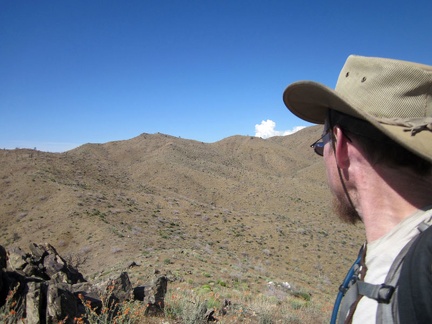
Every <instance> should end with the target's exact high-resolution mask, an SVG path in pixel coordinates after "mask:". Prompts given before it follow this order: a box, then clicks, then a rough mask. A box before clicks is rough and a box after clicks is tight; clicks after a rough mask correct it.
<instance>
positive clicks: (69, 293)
mask: <svg viewBox="0 0 432 324" xmlns="http://www.w3.org/2000/svg"><path fill="white" fill-rule="evenodd" d="M29 248H30V252H24V251H23V250H21V249H20V248H16V247H13V248H10V249H5V248H4V247H3V246H0V269H1V270H0V271H1V273H0V308H1V309H2V311H3V312H15V313H16V314H17V318H23V319H25V322H26V323H59V322H61V323H73V319H74V318H76V317H81V316H82V315H84V314H85V304H89V303H90V304H91V305H92V308H94V309H96V310H97V309H101V308H102V307H101V306H102V303H103V302H104V304H105V306H108V307H110V308H112V309H113V310H114V311H115V309H114V308H115V307H116V305H118V304H119V303H122V302H125V301H139V302H142V303H144V304H145V305H147V307H146V312H148V313H150V314H154V313H158V312H161V311H163V307H164V299H165V294H166V292H167V284H168V279H167V277H166V276H158V277H155V280H154V282H152V283H150V284H149V285H146V286H138V287H133V286H132V284H131V282H130V280H129V276H128V274H127V272H123V273H121V274H119V275H118V276H117V277H115V278H110V279H108V280H105V281H102V282H98V283H90V282H88V281H87V280H86V279H85V278H84V276H83V275H82V274H81V273H80V272H79V271H78V270H77V269H76V268H74V267H73V266H72V265H71V264H68V262H66V260H65V259H64V258H62V257H61V256H60V255H59V254H58V253H57V251H56V249H55V248H54V247H53V246H51V245H50V244H47V243H45V244H35V243H32V244H30V247H29Z"/></svg>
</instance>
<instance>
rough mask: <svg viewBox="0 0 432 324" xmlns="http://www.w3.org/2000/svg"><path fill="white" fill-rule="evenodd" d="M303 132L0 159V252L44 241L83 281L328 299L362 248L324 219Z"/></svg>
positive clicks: (355, 232)
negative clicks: (160, 281) (158, 278)
mask: <svg viewBox="0 0 432 324" xmlns="http://www.w3.org/2000/svg"><path fill="white" fill-rule="evenodd" d="M320 133H321V128H320V127H309V128H306V129H304V130H302V131H300V132H297V133H295V134H293V135H290V136H285V137H273V138H270V139H266V140H264V139H260V138H256V137H249V136H247V137H246V136H233V137H229V138H226V139H224V140H221V141H219V142H216V143H211V144H208V143H202V142H197V141H192V140H186V139H181V138H176V137H172V136H169V135H164V134H153V135H150V134H142V135H140V136H137V137H135V138H132V139H130V140H126V141H116V142H110V143H106V144H86V145H83V146H81V147H79V148H77V149H74V150H71V151H68V152H66V153H61V154H54V153H44V152H39V151H35V150H26V149H19V150H18V149H17V150H2V151H0V183H1V185H0V191H1V196H0V197H1V198H0V199H1V201H0V215H1V219H0V226H1V229H2V233H3V235H2V240H1V243H0V244H2V245H4V246H11V245H16V246H20V247H22V248H23V249H27V246H28V244H29V243H30V242H38V243H42V242H48V243H50V244H52V245H53V246H55V247H56V248H57V250H58V252H59V253H60V254H62V255H67V256H69V257H70V258H73V259H74V260H76V262H77V263H79V264H80V271H81V272H83V273H84V274H85V276H86V277H88V278H90V279H92V278H97V277H101V276H106V275H108V274H110V273H112V272H117V271H120V270H124V269H126V268H127V266H128V265H129V264H130V263H132V262H136V263H137V264H138V265H139V266H138V267H134V268H131V269H129V270H128V271H129V274H130V276H131V278H132V280H135V282H136V284H141V283H145V282H146V281H147V280H148V278H149V277H150V276H151V275H153V273H154V272H155V270H156V269H157V270H159V271H161V272H162V273H167V274H169V276H170V277H171V278H172V279H174V280H185V281H188V282H190V283H191V284H193V285H202V284H204V283H208V282H209V281H218V280H220V281H224V282H226V283H227V285H228V286H231V285H232V286H236V287H239V286H241V287H243V288H245V289H249V288H250V289H253V290H262V289H264V288H265V285H266V283H267V282H268V281H270V280H271V281H287V282H289V283H290V284H291V285H292V286H294V287H297V289H301V290H305V291H307V292H309V293H311V294H312V296H313V298H319V299H321V300H328V302H329V303H331V302H332V301H333V298H334V295H335V293H336V291H337V287H338V286H339V283H340V280H341V279H342V278H343V276H344V275H345V271H346V269H347V268H348V267H349V266H350V264H351V262H352V260H353V258H355V255H356V253H357V250H358V247H359V245H360V244H361V242H362V240H363V236H362V229H361V228H360V227H353V226H348V225H345V224H342V223H340V221H339V220H338V219H336V217H335V216H334V215H332V212H331V207H330V203H329V201H330V200H331V197H330V194H329V192H328V189H327V185H326V181H325V172H324V166H323V162H322V159H320V158H319V157H318V156H316V155H315V154H314V153H313V150H312V149H311V148H310V147H309V145H310V143H312V142H313V141H314V140H316V139H317V138H318V137H319V136H320Z"/></svg>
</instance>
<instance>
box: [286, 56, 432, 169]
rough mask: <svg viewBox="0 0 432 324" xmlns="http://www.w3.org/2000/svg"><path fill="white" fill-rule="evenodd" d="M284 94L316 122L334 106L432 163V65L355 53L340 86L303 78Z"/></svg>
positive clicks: (293, 108) (299, 111)
mask: <svg viewBox="0 0 432 324" xmlns="http://www.w3.org/2000/svg"><path fill="white" fill-rule="evenodd" d="M283 99H284V102H285V105H286V106H287V107H288V109H289V110H291V112H293V113H294V114H295V115H297V116H298V117H300V118H302V119H304V120H306V121H309V122H312V123H317V124H324V122H325V120H326V119H327V117H328V115H329V110H335V111H336V112H339V113H342V114H344V115H348V116H349V117H354V119H358V120H361V121H365V123H364V125H370V126H371V129H374V130H376V131H377V132H375V133H377V134H384V135H385V136H386V137H387V138H390V139H391V141H394V142H396V143H398V144H400V145H401V146H403V147H404V148H406V149H407V150H408V151H410V152H412V153H413V154H414V155H416V156H419V157H421V158H423V159H425V160H426V161H429V162H430V163H432V66H427V65H421V64H416V63H411V62H405V61H398V60H391V59H382V58H370V57H361V56H350V57H348V59H347V61H346V63H345V65H344V67H343V68H342V71H341V72H340V75H339V79H338V82H337V85H336V89H335V90H332V89H330V88H328V87H326V86H324V85H322V84H319V83H316V82H312V81H300V82H296V83H293V84H291V85H290V86H288V88H287V89H286V90H285V92H284V95H283ZM350 124H351V123H350ZM363 127H366V126H360V128H363ZM346 128H347V129H346V130H347V131H349V127H346ZM364 133H365V132H364ZM364 133H363V134H364ZM376 141H381V138H380V137H378V138H377V139H376Z"/></svg>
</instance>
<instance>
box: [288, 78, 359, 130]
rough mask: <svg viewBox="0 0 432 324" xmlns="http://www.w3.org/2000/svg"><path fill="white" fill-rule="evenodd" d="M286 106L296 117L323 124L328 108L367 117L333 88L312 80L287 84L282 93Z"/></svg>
mask: <svg viewBox="0 0 432 324" xmlns="http://www.w3.org/2000/svg"><path fill="white" fill-rule="evenodd" d="M283 101H284V103H285V105H286V106H287V108H288V109H289V110H290V111H291V112H292V113H293V114H294V115H296V116H297V117H299V118H301V119H304V120H306V121H308V122H311V123H315V124H324V122H325V119H326V118H327V115H328V110H329V109H330V108H331V109H334V110H337V111H340V112H342V113H345V114H348V115H351V116H354V117H357V118H362V119H367V118H366V117H365V116H362V115H361V114H359V113H358V112H357V110H356V109H355V108H354V107H353V106H352V105H351V104H350V103H349V102H348V101H347V100H346V99H345V98H343V97H342V96H341V95H340V94H338V93H336V92H335V91H334V90H333V89H331V88H329V87H327V86H325V85H323V84H321V83H317V82H313V81H299V82H295V83H293V84H291V85H290V86H288V87H287V88H286V89H285V91H284V93H283Z"/></svg>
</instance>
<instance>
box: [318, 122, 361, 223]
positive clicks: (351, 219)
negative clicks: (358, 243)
mask: <svg viewBox="0 0 432 324" xmlns="http://www.w3.org/2000/svg"><path fill="white" fill-rule="evenodd" d="M329 127H330V126H329V123H328V121H327V120H326V123H325V125H324V131H326V130H328V129H329ZM335 142H336V140H335V137H334V133H333V130H330V131H329V135H328V140H327V142H324V150H323V157H324V163H325V166H326V173H327V182H328V185H329V187H330V190H331V192H332V194H333V204H332V205H333V210H334V212H335V213H336V214H337V215H338V217H339V218H340V219H341V220H342V221H343V222H346V223H351V224H355V223H357V222H358V221H360V220H361V219H360V215H359V214H358V213H357V210H356V209H355V208H354V206H353V205H352V204H351V203H350V201H349V199H348V196H347V195H348V193H347V191H346V190H345V189H344V186H343V184H342V181H345V186H347V181H346V180H344V179H343V176H342V170H340V169H339V167H338V165H337V163H336V157H335V154H334V147H335ZM351 200H352V197H351Z"/></svg>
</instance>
